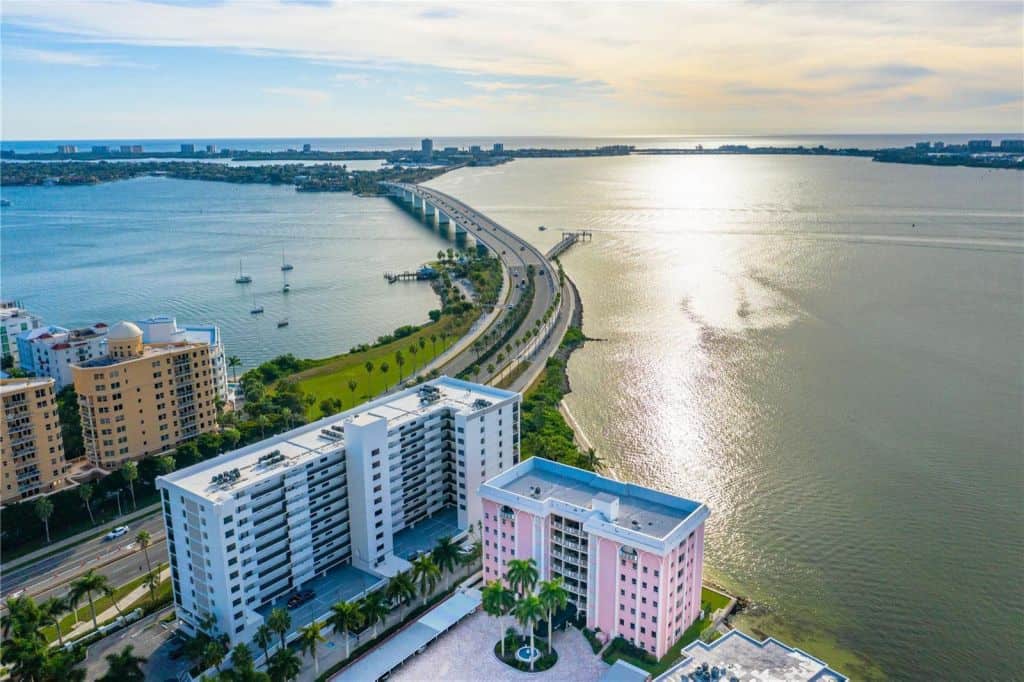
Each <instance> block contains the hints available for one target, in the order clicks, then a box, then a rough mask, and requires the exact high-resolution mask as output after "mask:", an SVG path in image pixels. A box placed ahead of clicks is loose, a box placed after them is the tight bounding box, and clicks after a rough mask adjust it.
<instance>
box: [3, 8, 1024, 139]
mask: <svg viewBox="0 0 1024 682" xmlns="http://www.w3.org/2000/svg"><path fill="white" fill-rule="evenodd" d="M1022 21H1024V9H1022V6H1021V5H1020V3H1016V2H1007V3H885V4H882V3H843V2H835V3H798V4H793V3H789V4H787V3H780V4H774V3H761V2H746V3H738V2H737V3H699V4H698V3H664V4H657V3H630V4H610V3H609V4H587V5H583V4H572V3H554V4H530V3H522V4H520V3H517V4H515V5H499V4H495V3H487V4H476V5H471V4H433V3H428V4H411V3H377V4H357V3H349V4H336V3H333V2H329V1H319V0H291V1H288V0H281V1H280V2H270V1H267V2H239V1H231V0H226V1H224V2H218V1H216V0H197V1H196V2H184V1H178V0H163V1H161V2H141V1H124V2H116V1H113V0H107V1H104V0H97V1H94V2H84V1H76V0H68V1H62V2H43V3H40V2H24V1H21V0H8V1H6V2H5V3H4V5H3V9H2V16H0V29H2V31H3V44H2V58H3V63H2V70H3V89H4V97H3V104H2V116H3V138H4V139H5V140H30V139H98V138H116V139H130V138H146V139H149V138H195V139H197V140H198V139H204V138H221V137H301V136H316V137H368V136H406V135H415V134H430V135H431V136H434V137H445V136H485V135H494V136H515V135H558V136H564V135H579V136H628V135H685V134H695V135H738V134H750V135H787V134H819V133H879V134H884V133H918V132H932V133H944V132H946V133H957V132H981V131H1015V130H1020V129H1021V121H1022V120H1024V93H1022V87H1021V82H1022V66H1021V60H1020V55H1021V51H1022V49H1024V39H1022V35H1021V32H1020V26H1021V23H1022Z"/></svg>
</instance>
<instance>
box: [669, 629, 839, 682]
mask: <svg viewBox="0 0 1024 682" xmlns="http://www.w3.org/2000/svg"><path fill="white" fill-rule="evenodd" d="M683 654H684V655H685V656H686V658H684V659H683V660H682V662H680V663H677V664H676V665H675V666H674V667H673V668H671V669H669V670H668V671H667V672H666V673H665V674H664V675H662V676H661V677H659V678H658V682H684V681H689V680H690V679H691V677H690V675H694V674H698V675H699V674H700V671H701V670H702V668H703V666H704V665H705V664H706V665H707V667H708V669H709V670H710V669H711V668H713V667H717V668H718V669H719V670H720V671H721V670H723V668H724V670H725V672H723V673H722V674H720V675H719V677H718V679H719V680H729V679H732V678H739V679H741V680H751V681H755V682H774V681H775V680H787V682H812V681H813V682H846V679H847V678H846V677H845V676H844V675H841V674H839V673H837V672H836V671H835V670H832V669H831V668H829V667H828V665H827V664H826V663H825V662H824V661H821V660H819V659H817V658H815V657H814V656H811V655H810V654H808V653H805V652H803V651H801V650H800V649H794V648H792V647H789V646H786V645H785V644H783V643H782V642H779V641H777V640H775V639H771V638H769V639H766V640H764V641H763V642H759V641H757V640H756V639H754V638H753V637H751V636H749V635H747V634H745V633H743V632H740V631H739V630H731V631H730V632H729V633H728V634H726V635H724V636H722V637H720V638H719V639H717V640H715V641H714V642H712V643H711V644H705V643H704V642H701V641H696V642H694V643H693V644H690V645H689V646H687V647H686V648H685V649H683ZM699 679H711V677H707V678H699Z"/></svg>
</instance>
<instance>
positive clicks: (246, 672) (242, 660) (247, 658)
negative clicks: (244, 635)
mask: <svg viewBox="0 0 1024 682" xmlns="http://www.w3.org/2000/svg"><path fill="white" fill-rule="evenodd" d="M230 673H231V676H230V679H231V680H234V681H235V682H258V681H261V680H267V679H269V677H268V676H267V674H266V673H262V672H259V671H257V670H256V662H255V661H254V660H253V657H252V651H250V650H249V647H248V645H246V644H245V643H244V642H243V643H241V644H239V645H238V646H236V647H235V648H234V649H232V651H231V670H230ZM223 677H224V676H223V675H222V676H221V679H223Z"/></svg>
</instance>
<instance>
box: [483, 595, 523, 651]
mask: <svg viewBox="0 0 1024 682" xmlns="http://www.w3.org/2000/svg"><path fill="white" fill-rule="evenodd" d="M481 596H482V597H483V606H484V611H485V612H486V613H487V615H489V616H494V617H495V618H497V619H498V627H499V632H500V633H501V657H502V658H505V629H504V628H503V627H501V626H502V622H501V619H502V617H503V616H507V615H508V614H509V612H510V611H511V610H512V607H513V606H515V603H516V598H515V595H514V594H512V590H510V589H508V588H507V587H505V586H504V585H502V584H501V581H500V580H492V581H490V582H489V583H487V585H486V586H485V587H484V589H483V590H481Z"/></svg>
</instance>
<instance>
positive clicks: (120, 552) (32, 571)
mask: <svg viewBox="0 0 1024 682" xmlns="http://www.w3.org/2000/svg"><path fill="white" fill-rule="evenodd" d="M129 526H130V530H129V531H128V534H127V535H124V536H122V537H120V538H118V539H117V540H112V541H109V540H105V539H103V538H102V537H100V538H97V539H95V540H88V541H86V542H83V543H81V544H79V545H75V546H73V547H69V548H67V549H66V550H62V551H59V552H57V553H55V554H53V555H52V556H49V557H46V558H45V559H40V560H38V561H35V562H32V563H29V564H26V565H22V566H19V567H17V568H15V569H13V570H10V571H6V572H5V573H4V575H3V596H4V598H6V597H8V596H11V595H12V594H17V593H19V592H22V593H23V594H25V595H28V596H31V597H34V598H35V599H36V600H37V601H38V600H41V599H46V598H47V597H49V596H53V595H56V596H60V595H63V594H64V593H65V592H67V590H68V583H69V582H70V581H72V580H74V579H75V578H77V577H78V576H79V575H81V574H82V573H85V572H86V571H87V570H89V569H90V568H96V569H97V572H99V573H102V574H103V575H106V576H107V577H108V578H110V582H111V584H112V585H121V584H122V583H125V582H128V581H129V580H132V579H133V578H136V577H138V576H139V575H141V574H142V573H144V572H145V563H146V560H145V558H144V557H143V555H142V552H141V551H140V547H139V545H138V543H136V542H135V536H136V535H137V534H138V532H139V531H140V530H146V531H149V534H150V535H151V536H152V543H151V544H150V546H149V557H150V560H151V561H153V562H154V563H156V562H160V561H166V560H167V551H166V549H165V548H164V522H163V517H162V516H161V515H160V513H155V514H153V515H152V516H149V517H146V518H145V519H139V520H136V521H133V522H132V523H130V524H129ZM140 565H141V566H142V567H143V568H142V570H141V571H140V570H139V566H140Z"/></svg>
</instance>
